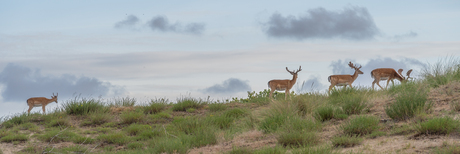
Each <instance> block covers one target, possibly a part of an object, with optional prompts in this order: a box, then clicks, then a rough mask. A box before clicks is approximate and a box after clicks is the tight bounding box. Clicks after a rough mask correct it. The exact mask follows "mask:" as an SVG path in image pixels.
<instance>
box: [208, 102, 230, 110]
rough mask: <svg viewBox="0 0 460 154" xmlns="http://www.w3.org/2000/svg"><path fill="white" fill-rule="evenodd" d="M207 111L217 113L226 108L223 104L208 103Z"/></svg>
mask: <svg viewBox="0 0 460 154" xmlns="http://www.w3.org/2000/svg"><path fill="white" fill-rule="evenodd" d="M208 108H209V111H211V112H217V111H223V110H226V109H227V106H226V105H225V104H224V103H210V104H208Z"/></svg>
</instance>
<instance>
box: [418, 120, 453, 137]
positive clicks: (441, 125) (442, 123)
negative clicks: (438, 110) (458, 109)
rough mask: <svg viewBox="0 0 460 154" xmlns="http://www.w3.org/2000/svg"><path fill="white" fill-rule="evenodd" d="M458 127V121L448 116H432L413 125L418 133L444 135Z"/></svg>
mask: <svg viewBox="0 0 460 154" xmlns="http://www.w3.org/2000/svg"><path fill="white" fill-rule="evenodd" d="M459 128H460V122H459V121H458V120H454V119H452V118H450V117H441V118H433V119H430V120H427V121H424V122H421V123H419V124H418V125H416V126H415V129H416V130H417V132H418V133H420V134H427V135H446V134H450V133H451V132H453V131H459Z"/></svg>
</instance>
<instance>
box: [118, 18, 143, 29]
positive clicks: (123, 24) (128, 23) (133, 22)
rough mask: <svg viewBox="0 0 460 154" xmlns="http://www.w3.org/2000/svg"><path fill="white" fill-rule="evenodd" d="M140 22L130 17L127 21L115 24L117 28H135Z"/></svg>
mask: <svg viewBox="0 0 460 154" xmlns="http://www.w3.org/2000/svg"><path fill="white" fill-rule="evenodd" d="M138 22H139V18H137V17H136V16H134V15H129V16H128V17H126V19H125V20H123V21H120V22H117V23H115V28H133V27H134V26H135V25H136V24H137V23H138Z"/></svg>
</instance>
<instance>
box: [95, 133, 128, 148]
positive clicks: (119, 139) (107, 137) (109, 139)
mask: <svg viewBox="0 0 460 154" xmlns="http://www.w3.org/2000/svg"><path fill="white" fill-rule="evenodd" d="M97 139H98V140H99V141H102V142H105V143H107V144H117V145H125V144H126V143H128V142H129V141H130V138H129V137H128V136H126V135H125V134H124V133H121V132H118V133H110V134H101V135H99V136H98V137H97Z"/></svg>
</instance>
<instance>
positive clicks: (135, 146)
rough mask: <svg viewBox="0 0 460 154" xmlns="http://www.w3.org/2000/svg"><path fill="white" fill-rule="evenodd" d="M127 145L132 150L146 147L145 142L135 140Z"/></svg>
mask: <svg viewBox="0 0 460 154" xmlns="http://www.w3.org/2000/svg"><path fill="white" fill-rule="evenodd" d="M126 147H127V148H128V149H131V150H135V149H143V148H144V144H143V143H141V142H133V143H128V145H126Z"/></svg>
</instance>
